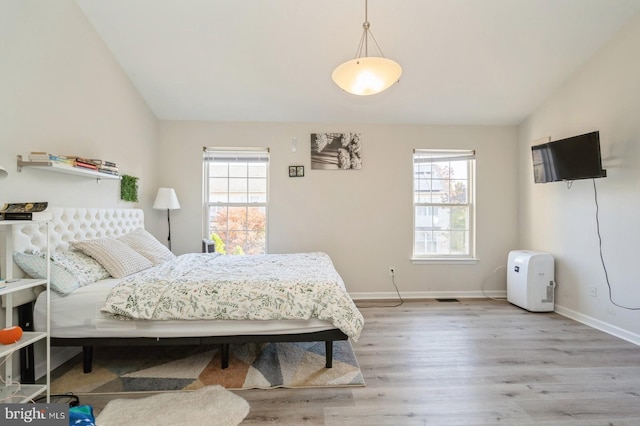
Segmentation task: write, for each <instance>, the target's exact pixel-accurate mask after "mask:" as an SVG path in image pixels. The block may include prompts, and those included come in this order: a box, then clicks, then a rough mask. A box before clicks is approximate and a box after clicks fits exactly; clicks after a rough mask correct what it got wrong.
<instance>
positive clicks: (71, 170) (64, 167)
mask: <svg viewBox="0 0 640 426" xmlns="http://www.w3.org/2000/svg"><path fill="white" fill-rule="evenodd" d="M23 167H34V168H37V169H40V170H46V171H49V172H57V173H66V174H68V175H75V176H83V177H88V178H93V179H97V180H101V179H107V180H120V176H116V175H112V174H109V173H102V172H98V171H95V170H90V169H82V168H80V167H73V166H71V165H68V164H63V163H57V162H55V161H23V160H22V155H18V171H19V172H21V171H22V168H23Z"/></svg>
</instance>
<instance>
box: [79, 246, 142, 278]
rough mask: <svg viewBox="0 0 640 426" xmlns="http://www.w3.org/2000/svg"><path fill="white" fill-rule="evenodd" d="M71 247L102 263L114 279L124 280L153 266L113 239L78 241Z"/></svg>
mask: <svg viewBox="0 0 640 426" xmlns="http://www.w3.org/2000/svg"><path fill="white" fill-rule="evenodd" d="M71 246H72V247H73V248H76V249H78V250H80V251H82V252H83V253H84V254H86V255H89V256H91V257H93V258H94V259H95V260H97V261H98V262H100V264H101V265H102V266H104V269H106V270H107V271H109V273H110V274H111V276H113V277H114V278H123V277H126V276H128V275H131V274H134V273H136V272H140V271H142V270H145V269H147V268H151V267H152V266H153V264H152V263H151V261H150V260H149V259H147V258H146V257H144V256H142V255H141V254H138V253H136V251H135V250H133V249H132V248H131V247H129V246H128V245H126V244H125V243H123V242H122V241H118V240H116V239H113V238H104V239H101V240H86V241H76V242H73V243H71Z"/></svg>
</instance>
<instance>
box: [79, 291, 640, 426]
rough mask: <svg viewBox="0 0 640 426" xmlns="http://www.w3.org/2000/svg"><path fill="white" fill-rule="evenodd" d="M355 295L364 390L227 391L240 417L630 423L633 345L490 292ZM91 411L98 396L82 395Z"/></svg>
mask: <svg viewBox="0 0 640 426" xmlns="http://www.w3.org/2000/svg"><path fill="white" fill-rule="evenodd" d="M389 304H391V302H389V301H386V302H381V301H375V302H360V303H359V305H365V306H372V307H367V308H362V309H361V311H362V313H363V315H364V317H365V329H364V331H363V332H362V336H361V338H360V340H359V341H358V342H353V347H354V351H355V353H356V357H357V359H358V362H359V364H360V367H361V369H362V372H363V376H364V379H365V382H366V385H367V386H366V387H363V388H330V389H275V390H266V391H265V390H246V391H234V392H235V393H236V394H237V395H240V396H241V397H243V398H245V399H246V400H247V401H248V402H249V404H250V405H251V411H250V413H249V415H248V417H247V418H246V419H245V421H244V422H243V424H246V425H252V424H291V425H302V424H308V425H322V424H325V425H339V426H346V425H494V424H495V425H498V424H500V425H505V424H506V425H518V426H520V425H525V426H526V425H560V426H578V425H579V426H595V425H616V426H626V425H636V426H637V425H639V424H640V348H639V347H638V346H636V345H633V344H631V343H629V342H626V341H624V340H621V339H618V338H616V337H613V336H610V335H608V334H606V333H603V332H600V331H598V330H595V329H592V328H590V327H587V326H585V325H583V324H580V323H577V322H575V321H573V320H570V319H568V318H565V317H562V316H560V315H558V314H555V313H530V312H527V311H525V310H523V309H520V308H518V307H515V306H513V305H511V304H509V303H507V302H505V301H494V300H490V299H471V300H464V299H463V300H460V302H446V303H444V302H443V303H441V302H437V301H435V300H421V301H408V302H405V303H404V304H403V305H402V306H399V307H386V306H385V305H389ZM92 402H93V403H95V406H94V407H95V408H96V409H97V410H99V409H100V408H101V407H103V406H104V404H106V403H107V402H108V398H105V397H83V398H82V403H89V404H91V403H92Z"/></svg>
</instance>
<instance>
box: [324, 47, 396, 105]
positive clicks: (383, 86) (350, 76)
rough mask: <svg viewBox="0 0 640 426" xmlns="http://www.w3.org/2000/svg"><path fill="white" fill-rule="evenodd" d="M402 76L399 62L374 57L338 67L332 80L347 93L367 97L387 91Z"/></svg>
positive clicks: (348, 62) (356, 60) (355, 60)
mask: <svg viewBox="0 0 640 426" xmlns="http://www.w3.org/2000/svg"><path fill="white" fill-rule="evenodd" d="M401 75H402V67H401V66H400V65H399V64H398V63H397V62H395V61H392V60H391V59H387V58H381V57H375V56H373V57H362V58H356V59H352V60H350V61H347V62H345V63H343V64H340V65H338V67H336V69H335V70H333V74H331V78H332V79H333V81H334V82H335V83H336V84H337V85H338V86H339V87H340V88H341V89H342V90H344V91H345V92H349V93H351V94H354V95H361V96H366V95H375V94H377V93H380V92H382V91H384V90H387V89H388V88H389V87H391V86H392V85H393V84H394V83H396V82H397V81H398V80H399V79H400V76H401Z"/></svg>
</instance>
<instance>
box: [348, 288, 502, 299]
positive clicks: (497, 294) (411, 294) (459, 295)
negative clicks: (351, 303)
mask: <svg viewBox="0 0 640 426" xmlns="http://www.w3.org/2000/svg"><path fill="white" fill-rule="evenodd" d="M349 295H350V296H351V298H352V299H353V300H395V299H398V294H397V293H396V292H391V291H384V292H383V291H380V292H358V293H349ZM400 296H402V298H403V299H407V300H409V299H478V298H488V297H494V298H497V299H505V298H506V297H507V291H506V290H489V291H485V292H484V293H483V292H482V291H479V290H478V291H406V292H400Z"/></svg>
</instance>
